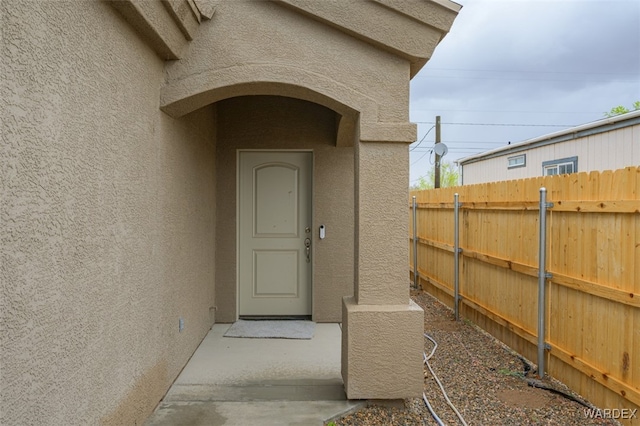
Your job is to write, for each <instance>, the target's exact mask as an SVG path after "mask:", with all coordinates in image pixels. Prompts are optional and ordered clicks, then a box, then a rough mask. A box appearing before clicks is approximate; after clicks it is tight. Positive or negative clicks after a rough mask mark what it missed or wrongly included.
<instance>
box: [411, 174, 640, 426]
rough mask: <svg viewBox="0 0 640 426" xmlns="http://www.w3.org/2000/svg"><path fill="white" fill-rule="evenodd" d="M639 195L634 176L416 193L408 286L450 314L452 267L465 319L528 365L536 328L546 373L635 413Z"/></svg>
mask: <svg viewBox="0 0 640 426" xmlns="http://www.w3.org/2000/svg"><path fill="white" fill-rule="evenodd" d="M541 187H545V188H546V193H547V200H546V201H547V203H548V204H546V203H545V206H546V207H547V213H546V214H543V216H544V220H543V222H544V221H546V229H545V231H544V233H543V234H544V237H546V242H545V244H544V251H543V254H544V253H546V256H547V257H546V262H545V263H544V264H543V270H542V271H541V273H542V278H541V279H540V268H539V266H538V262H539V252H540V250H539V242H540V237H541V232H540V226H539V225H540V222H541V216H540V207H541V204H540V188H541ZM639 192H640V167H638V168H633V167H631V168H626V169H621V170H617V171H615V172H610V171H605V172H602V173H598V172H592V173H575V174H570V175H561V176H545V177H540V178H532V179H526V180H515V181H505V182H493V183H487V184H478V185H468V186H461V187H456V188H444V189H436V190H426V191H416V192H413V193H412V194H411V195H412V196H415V197H416V198H415V200H416V235H417V237H416V240H415V241H416V245H417V250H416V252H415V255H416V258H417V266H418V267H417V271H416V272H417V275H418V279H417V282H416V285H419V286H421V287H422V288H423V289H424V290H426V291H428V292H430V293H431V294H433V295H434V296H436V297H437V298H439V299H440V300H442V301H443V302H444V303H446V304H448V305H449V306H451V307H454V297H455V292H454V290H455V287H456V285H455V281H456V272H455V269H456V268H455V266H456V265H457V271H458V285H457V288H458V292H459V303H458V306H457V307H456V309H457V310H459V313H460V315H461V316H464V317H466V318H469V319H470V320H472V321H473V322H475V323H476V324H478V325H479V326H481V327H482V328H484V329H485V330H487V331H488V332H489V333H491V334H492V335H494V336H495V337H497V338H498V339H500V340H502V341H503V342H505V343H506V344H507V345H509V346H510V347H512V348H513V349H515V350H516V351H518V352H520V353H522V354H523V355H524V356H526V357H527V358H529V359H532V360H536V359H537V355H538V337H539V335H538V324H539V321H540V319H542V320H543V322H542V323H541V325H543V329H544V334H543V335H542V338H543V339H544V340H543V343H544V345H542V346H541V348H543V349H544V350H542V351H541V356H542V360H543V361H544V362H543V365H545V366H546V368H545V371H546V372H548V373H549V374H550V375H551V376H553V377H556V378H558V379H559V380H561V381H563V382H564V383H566V384H567V385H568V386H569V387H571V388H572V389H573V390H574V391H576V392H578V393H579V394H581V395H583V396H584V397H586V398H588V399H589V400H590V401H592V402H593V403H594V404H596V405H597V406H599V407H601V408H611V409H614V408H615V409H623V408H624V409H636V408H640V196H639ZM455 193H457V194H458V199H459V203H460V204H459V207H458V209H457V210H458V224H459V225H458V228H459V232H458V247H459V249H458V258H457V260H456V255H455V250H454V247H455V246H456V241H455V239H454V236H455V233H454V225H455V217H454V216H455V214H454V211H455V210H454V194H455ZM411 205H412V200H410V208H409V210H410V216H409V218H410V220H409V223H410V229H409V232H410V234H409V235H410V236H409V240H410V244H409V247H410V254H411V255H410V268H411V270H410V271H413V264H414V260H413V259H414V250H413V238H412V235H413V213H412V210H413V209H412V207H411ZM543 211H544V208H543ZM411 276H412V277H413V272H411ZM539 282H541V283H542V284H543V285H542V288H543V289H544V290H545V292H544V295H543V300H544V304H543V305H541V306H542V307H543V308H544V309H543V310H542V315H541V318H539V316H538V307H539V305H538V296H539V290H540V288H539ZM639 413H640V411H639ZM639 419H640V414H638V415H637V418H636V419H633V420H624V419H622V421H623V422H626V423H628V424H640V420H639Z"/></svg>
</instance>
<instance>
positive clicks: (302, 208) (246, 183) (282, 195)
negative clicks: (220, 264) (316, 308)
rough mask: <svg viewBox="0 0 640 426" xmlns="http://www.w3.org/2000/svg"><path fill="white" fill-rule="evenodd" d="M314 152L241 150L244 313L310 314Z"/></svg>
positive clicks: (240, 267) (240, 265)
mask: <svg viewBox="0 0 640 426" xmlns="http://www.w3.org/2000/svg"><path fill="white" fill-rule="evenodd" d="M311 173H312V154H311V153H310V152H276V151H271V152H244V151H241V152H240V164H239V175H238V176H239V182H238V188H239V196H238V215H239V218H238V226H239V233H238V234H239V235H238V237H239V238H238V244H239V250H238V251H239V253H238V282H239V284H238V286H239V314H240V316H249V315H257V316H289V315H310V314H311V254H312V251H313V247H311V240H312V238H311V237H312V235H311Z"/></svg>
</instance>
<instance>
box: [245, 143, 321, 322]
mask: <svg viewBox="0 0 640 426" xmlns="http://www.w3.org/2000/svg"><path fill="white" fill-rule="evenodd" d="M241 152H270V153H273V152H282V153H287V152H291V153H296V152H299V153H310V154H311V247H312V252H311V253H312V255H311V278H310V282H309V294H310V295H311V319H312V320H313V312H314V297H313V283H314V275H315V267H314V265H315V255H314V254H313V253H314V250H315V244H316V242H315V241H314V239H315V238H314V236H315V234H314V229H315V226H314V223H315V217H314V216H315V215H314V212H315V209H314V206H315V197H314V194H315V179H314V177H315V173H314V169H315V155H314V152H313V149H250V148H246V149H244V148H243V149H236V318H235V320H236V321H237V320H238V319H239V318H240V201H239V200H240V172H241V170H240V153H241Z"/></svg>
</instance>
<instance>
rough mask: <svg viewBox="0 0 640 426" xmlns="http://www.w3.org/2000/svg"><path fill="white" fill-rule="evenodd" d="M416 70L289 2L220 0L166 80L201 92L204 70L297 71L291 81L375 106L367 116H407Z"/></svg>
mask: <svg viewBox="0 0 640 426" xmlns="http://www.w3.org/2000/svg"><path fill="white" fill-rule="evenodd" d="M227 73H231V77H228V76H227ZM409 73H410V64H409V63H408V62H407V61H406V60H404V59H401V58H399V57H397V56H394V55H393V54H391V53H388V52H384V51H381V50H379V49H377V48H376V47H374V46H372V45H370V44H368V43H365V42H363V41H361V40H358V39H356V38H354V37H352V36H350V35H348V34H345V33H344V32H342V31H339V30H337V29H334V28H331V27H328V26H327V25H325V24H322V23H320V22H317V21H315V20H313V19H311V18H308V17H305V16H303V15H300V14H298V13H296V12H294V11H292V10H290V9H289V8H287V7H283V6H280V5H278V4H275V3H272V2H266V1H233V2H220V4H219V5H218V7H217V8H216V13H215V15H214V17H213V19H212V20H211V21H210V24H207V25H202V26H201V28H200V37H199V38H197V39H196V40H194V41H193V42H192V43H191V44H190V46H189V50H188V52H187V53H186V54H185V56H184V58H183V59H181V60H180V61H176V62H174V63H172V64H169V65H168V66H167V85H168V86H169V88H172V87H174V86H175V87H176V88H179V89H180V91H182V92H185V93H186V92H189V91H192V92H193V93H197V92H198V91H200V90H202V89H203V87H199V86H198V84H200V80H199V79H198V77H199V76H203V75H207V76H208V77H207V79H205V80H209V81H211V79H214V78H215V79H219V80H224V79H226V78H230V79H233V81H243V80H244V81H256V82H260V81H273V80H283V79H284V80H286V79H287V78H288V77H292V76H295V78H296V79H297V80H298V81H290V83H292V84H297V85H299V86H301V87H304V86H307V85H308V86H309V87H313V86H318V88H319V90H320V89H322V88H326V89H327V90H329V88H331V87H335V86H339V87H341V93H340V96H341V97H344V98H345V99H351V100H353V103H354V104H355V103H357V102H360V103H362V102H367V103H368V104H369V105H372V106H373V107H372V110H370V111H366V114H365V115H366V117H364V118H363V119H364V120H365V121H374V122H375V121H380V122H406V121H408V118H409V115H408V114H409V104H408V102H406V100H407V99H408V96H409ZM243 76H244V78H243ZM192 83H193V84H194V85H193V86H192V85H191V84H192ZM212 84H213V82H212ZM356 99H358V100H356ZM376 104H377V105H376ZM369 105H357V106H358V107H362V108H363V109H366V108H369Z"/></svg>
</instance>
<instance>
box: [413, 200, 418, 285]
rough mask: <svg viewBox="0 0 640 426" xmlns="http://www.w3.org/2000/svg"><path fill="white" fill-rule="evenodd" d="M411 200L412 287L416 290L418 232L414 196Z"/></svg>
mask: <svg viewBox="0 0 640 426" xmlns="http://www.w3.org/2000/svg"><path fill="white" fill-rule="evenodd" d="M412 199H413V205H412V208H413V286H414V287H415V288H416V289H417V288H418V236H417V234H418V230H417V227H416V216H417V203H416V196H415V195H414V196H413V197H412Z"/></svg>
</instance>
